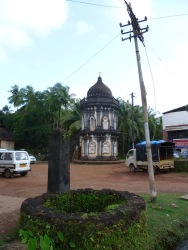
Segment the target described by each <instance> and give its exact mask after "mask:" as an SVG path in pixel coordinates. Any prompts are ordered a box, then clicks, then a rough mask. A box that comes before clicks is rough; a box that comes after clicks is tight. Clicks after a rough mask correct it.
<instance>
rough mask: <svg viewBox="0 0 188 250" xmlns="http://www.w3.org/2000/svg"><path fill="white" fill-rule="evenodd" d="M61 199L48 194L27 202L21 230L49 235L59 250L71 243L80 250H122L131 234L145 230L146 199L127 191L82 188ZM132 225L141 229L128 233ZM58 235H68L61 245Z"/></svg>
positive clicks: (22, 207) (23, 210)
mask: <svg viewBox="0 0 188 250" xmlns="http://www.w3.org/2000/svg"><path fill="white" fill-rule="evenodd" d="M63 196H64V197H63ZM59 197H60V195H58V196H57V195H56V194H49V193H45V194H43V195H42V196H38V197H35V198H29V199H27V200H25V201H24V202H23V203H22V206H21V216H20V228H22V229H24V230H26V231H32V233H33V234H34V235H37V236H38V235H45V234H47V235H48V236H49V237H51V238H52V239H53V240H54V242H56V243H57V245H58V244H60V245H58V246H60V247H61V248H60V249H69V248H68V245H69V243H70V242H73V243H75V244H76V246H77V249H78V248H81V249H97V248H95V247H96V246H97V244H103V246H104V247H106V246H107V245H108V244H110V247H112V248H105V249H115V248H114V247H116V249H122V244H124V243H125V241H126V238H128V237H132V236H130V235H129V234H130V233H131V235H132V233H133V231H134V230H137V231H138V230H142V232H144V230H145V228H146V227H145V222H146V218H145V213H144V212H145V209H146V205H145V201H144V199H143V198H141V197H140V196H138V195H135V194H131V193H129V192H127V191H115V190H110V189H102V190H93V189H79V190H71V191H68V192H66V193H64V194H63V195H61V197H60V198H62V197H63V201H62V200H61V199H59ZM82 197H83V199H82ZM64 198H65V199H64ZM70 198H71V199H70ZM54 204H56V205H54ZM59 205H61V206H60V207H59ZM47 206H48V207H47ZM61 209H62V211H61ZM60 211H61V212H60ZM69 211H71V212H69ZM133 225H134V226H135V225H138V227H134V228H135V229H133V230H129V227H131V226H133ZM57 232H61V233H62V234H63V235H64V236H65V240H64V242H58V240H59V239H58V237H57ZM135 233H136V232H135ZM143 237H144V236H143ZM109 242H110V243H109ZM106 244H107V245H106ZM117 246H118V247H117Z"/></svg>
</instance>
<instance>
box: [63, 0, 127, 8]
mask: <svg viewBox="0 0 188 250" xmlns="http://www.w3.org/2000/svg"><path fill="white" fill-rule="evenodd" d="M67 2H74V3H81V4H88V5H95V6H98V7H107V8H117V9H125V8H126V7H119V6H113V5H104V4H96V3H87V2H82V1H76V0H67Z"/></svg>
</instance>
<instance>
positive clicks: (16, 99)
mask: <svg viewBox="0 0 188 250" xmlns="http://www.w3.org/2000/svg"><path fill="white" fill-rule="evenodd" d="M11 87H12V90H9V91H8V92H10V93H11V94H12V95H11V96H10V97H8V100H9V103H10V104H13V105H14V107H17V109H18V107H19V106H20V105H22V104H23V92H22V90H19V86H18V85H16V84H15V85H14V86H11Z"/></svg>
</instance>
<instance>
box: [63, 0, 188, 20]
mask: <svg viewBox="0 0 188 250" xmlns="http://www.w3.org/2000/svg"><path fill="white" fill-rule="evenodd" d="M117 1H118V2H119V3H121V4H123V3H122V2H121V1H119V0H117ZM67 2H73V3H80V4H87V5H94V6H97V7H106V8H116V9H125V8H126V7H120V6H114V5H105V4H96V3H88V2H84V1H77V0H67ZM177 16H188V14H186V13H185V14H175V15H172V16H161V17H151V18H148V20H149V19H161V18H169V17H177Z"/></svg>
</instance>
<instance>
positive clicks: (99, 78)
mask: <svg viewBox="0 0 188 250" xmlns="http://www.w3.org/2000/svg"><path fill="white" fill-rule="evenodd" d="M98 80H102V78H101V72H99V77H98Z"/></svg>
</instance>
